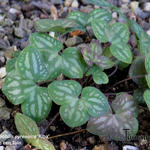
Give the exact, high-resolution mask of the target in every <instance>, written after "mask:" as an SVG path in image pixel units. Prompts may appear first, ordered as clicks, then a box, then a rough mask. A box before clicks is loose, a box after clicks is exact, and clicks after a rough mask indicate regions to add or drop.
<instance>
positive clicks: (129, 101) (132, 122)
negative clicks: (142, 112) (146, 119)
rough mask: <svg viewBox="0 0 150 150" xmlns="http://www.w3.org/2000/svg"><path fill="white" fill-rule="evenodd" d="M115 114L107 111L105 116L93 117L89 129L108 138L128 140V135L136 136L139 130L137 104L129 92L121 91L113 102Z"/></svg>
mask: <svg viewBox="0 0 150 150" xmlns="http://www.w3.org/2000/svg"><path fill="white" fill-rule="evenodd" d="M112 108H113V110H114V112H115V114H112V113H106V114H104V115H103V116H99V117H96V118H91V119H90V120H89V122H88V126H87V129H88V131H89V132H91V133H93V134H96V135H98V136H100V137H103V138H106V139H108V140H111V139H113V140H117V141H118V140H119V141H123V140H127V138H128V137H127V134H126V132H125V129H128V136H135V134H136V133H137V131H138V121H137V119H136V118H135V117H137V106H136V103H135V101H134V100H133V97H132V96H131V95H128V94H127V93H120V94H119V95H118V96H117V97H116V99H115V101H114V102H113V103H112Z"/></svg>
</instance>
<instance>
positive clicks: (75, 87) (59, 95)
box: [48, 80, 82, 105]
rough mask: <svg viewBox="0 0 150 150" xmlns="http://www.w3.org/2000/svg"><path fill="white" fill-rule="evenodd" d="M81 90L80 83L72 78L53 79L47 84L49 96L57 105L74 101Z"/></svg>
mask: <svg viewBox="0 0 150 150" xmlns="http://www.w3.org/2000/svg"><path fill="white" fill-rule="evenodd" d="M81 90H82V87H81V85H80V84H79V83H78V82H76V81H74V80H63V81H54V82H52V83H51V84H50V85H49V86H48V92H49V95H50V97H51V98H52V100H53V101H54V102H55V103H56V104H58V105H63V104H67V103H74V102H76V101H77V97H78V96H79V95H80V93H81Z"/></svg>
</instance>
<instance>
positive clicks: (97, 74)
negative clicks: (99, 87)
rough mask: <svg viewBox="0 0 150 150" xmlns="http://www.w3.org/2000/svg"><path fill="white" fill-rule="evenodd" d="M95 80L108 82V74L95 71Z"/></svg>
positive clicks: (100, 82)
mask: <svg viewBox="0 0 150 150" xmlns="http://www.w3.org/2000/svg"><path fill="white" fill-rule="evenodd" d="M93 80H94V82H95V83H96V84H107V83H108V82H109V79H108V76H107V74H106V73H105V72H102V71H97V72H95V73H94V74H93Z"/></svg>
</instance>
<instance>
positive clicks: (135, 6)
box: [130, 1, 139, 12]
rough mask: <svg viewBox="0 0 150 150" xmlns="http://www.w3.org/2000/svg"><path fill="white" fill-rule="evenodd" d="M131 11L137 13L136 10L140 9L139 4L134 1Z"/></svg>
mask: <svg viewBox="0 0 150 150" xmlns="http://www.w3.org/2000/svg"><path fill="white" fill-rule="evenodd" d="M130 7H131V10H132V11H133V12H135V10H136V9H137V8H138V7H139V2H136V1H133V2H131V3H130Z"/></svg>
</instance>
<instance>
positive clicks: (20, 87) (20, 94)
mask: <svg viewBox="0 0 150 150" xmlns="http://www.w3.org/2000/svg"><path fill="white" fill-rule="evenodd" d="M35 88H36V84H35V83H34V82H33V81H31V80H28V79H22V77H21V76H20V75H19V74H18V73H17V72H16V71H15V70H12V71H11V72H9V73H8V74H7V77H6V79H5V83H4V86H3V88H2V91H3V93H4V94H5V95H6V96H7V98H8V100H9V101H10V102H11V103H13V104H14V105H18V104H21V103H23V102H24V101H25V98H26V97H28V95H29V92H30V94H31V93H32V92H33V91H34V90H35Z"/></svg>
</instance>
